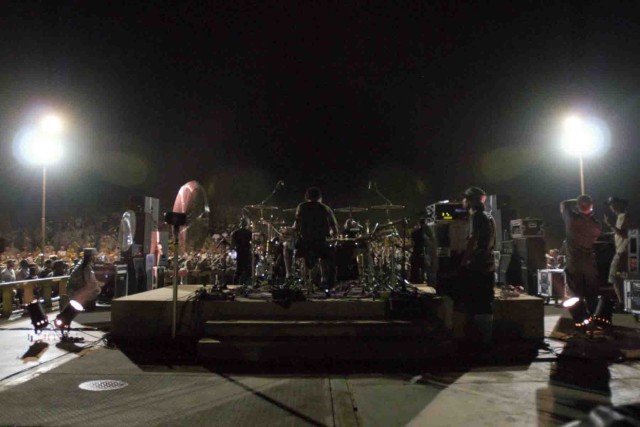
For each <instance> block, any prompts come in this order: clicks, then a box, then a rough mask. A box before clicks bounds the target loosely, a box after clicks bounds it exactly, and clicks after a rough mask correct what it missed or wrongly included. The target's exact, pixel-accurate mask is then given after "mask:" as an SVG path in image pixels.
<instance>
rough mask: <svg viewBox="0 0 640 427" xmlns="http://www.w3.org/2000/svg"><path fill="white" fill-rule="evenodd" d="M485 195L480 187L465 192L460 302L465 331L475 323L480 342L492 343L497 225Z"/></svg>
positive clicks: (467, 331)
mask: <svg viewBox="0 0 640 427" xmlns="http://www.w3.org/2000/svg"><path fill="white" fill-rule="evenodd" d="M486 199H487V194H486V193H485V192H484V190H482V189H481V188H479V187H469V188H467V189H466V190H465V192H464V194H463V198H462V206H463V207H464V208H465V209H466V210H467V211H468V212H469V231H468V233H467V247H466V250H465V253H464V255H463V257H462V262H461V274H460V280H461V284H462V285H463V288H462V289H461V294H460V295H459V299H458V301H457V302H458V304H461V305H462V309H463V311H464V313H465V315H466V319H465V320H466V321H465V323H466V324H465V330H466V331H465V332H466V333H467V334H468V333H469V331H470V330H471V329H472V328H473V327H474V326H475V328H477V329H478V332H479V333H480V340H481V344H483V345H484V346H489V345H490V344H491V341H492V334H493V304H492V303H493V299H494V291H493V287H494V283H495V262H494V260H493V249H494V247H495V244H496V225H495V222H494V220H493V218H492V217H491V215H489V214H488V213H487V212H486V211H485V207H484V202H485V200H486Z"/></svg>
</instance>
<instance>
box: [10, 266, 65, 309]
mask: <svg viewBox="0 0 640 427" xmlns="http://www.w3.org/2000/svg"><path fill="white" fill-rule="evenodd" d="M68 281H69V276H56V277H47V278H45V279H31V280H16V281H15V282H4V283H0V289H2V317H9V316H11V313H12V312H13V291H14V290H15V289H23V290H24V296H23V297H22V301H23V302H24V303H29V302H31V301H33V299H34V297H35V295H34V289H35V287H36V286H39V287H40V288H41V289H42V292H41V295H40V296H41V297H42V298H43V299H44V308H45V310H46V309H51V307H52V305H53V304H52V301H51V295H52V288H53V285H54V284H56V283H57V284H58V286H59V288H58V295H66V294H67V282H68Z"/></svg>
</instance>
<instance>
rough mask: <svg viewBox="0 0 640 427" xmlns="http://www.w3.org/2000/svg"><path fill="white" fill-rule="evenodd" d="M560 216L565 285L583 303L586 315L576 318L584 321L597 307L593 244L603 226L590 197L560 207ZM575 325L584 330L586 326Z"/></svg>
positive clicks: (580, 197) (583, 196)
mask: <svg viewBox="0 0 640 427" xmlns="http://www.w3.org/2000/svg"><path fill="white" fill-rule="evenodd" d="M560 213H561V214H562V220H563V221H564V228H565V234H566V239H565V243H564V244H565V250H566V254H567V267H566V269H565V273H566V276H567V285H568V286H569V289H571V291H572V292H573V295H574V296H575V297H577V298H579V299H580V300H584V302H585V303H586V308H587V311H588V313H580V314H579V316H580V317H583V318H584V320H587V318H588V316H589V315H593V314H594V312H595V309H596V305H597V303H598V300H597V298H598V290H599V283H598V269H597V267H596V259H595V252H594V243H595V242H596V240H597V239H598V237H599V236H600V234H601V233H602V224H601V223H600V221H598V220H597V219H596V218H595V215H594V214H593V201H592V200H591V196H589V195H587V194H582V195H580V196H578V198H577V199H572V200H565V201H563V202H561V203H560ZM584 320H583V321H582V322H581V323H578V324H577V326H578V327H585V326H586V325H587V323H588V322H585V321H584Z"/></svg>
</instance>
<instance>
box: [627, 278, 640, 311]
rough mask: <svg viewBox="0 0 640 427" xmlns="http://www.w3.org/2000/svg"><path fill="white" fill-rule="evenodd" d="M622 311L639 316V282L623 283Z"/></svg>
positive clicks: (628, 281) (629, 281)
mask: <svg viewBox="0 0 640 427" xmlns="http://www.w3.org/2000/svg"><path fill="white" fill-rule="evenodd" d="M623 289H624V309H625V311H627V312H629V313H633V314H635V315H640V280H625V281H624V288H623Z"/></svg>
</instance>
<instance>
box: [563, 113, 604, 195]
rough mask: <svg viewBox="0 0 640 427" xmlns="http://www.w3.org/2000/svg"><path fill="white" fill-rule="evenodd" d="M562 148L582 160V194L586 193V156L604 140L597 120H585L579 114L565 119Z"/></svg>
mask: <svg viewBox="0 0 640 427" xmlns="http://www.w3.org/2000/svg"><path fill="white" fill-rule="evenodd" d="M561 142H562V148H564V150H565V151H566V152H567V154H570V155H572V156H577V157H578V159H579V161H580V194H585V187H584V157H585V156H589V155H592V154H594V153H595V152H596V151H598V150H599V149H600V148H601V146H602V145H603V142H604V135H603V132H602V130H601V129H600V128H599V126H598V125H597V124H596V121H595V120H585V119H583V118H581V117H578V116H570V117H568V118H566V119H565V121H564V123H563V128H562V138H561Z"/></svg>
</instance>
